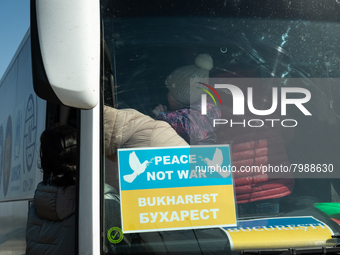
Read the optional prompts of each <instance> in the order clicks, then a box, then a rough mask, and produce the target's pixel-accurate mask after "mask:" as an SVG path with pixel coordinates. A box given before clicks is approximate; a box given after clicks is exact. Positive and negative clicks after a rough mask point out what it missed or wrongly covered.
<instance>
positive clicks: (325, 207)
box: [314, 203, 340, 218]
mask: <svg viewBox="0 0 340 255" xmlns="http://www.w3.org/2000/svg"><path fill="white" fill-rule="evenodd" d="M314 207H316V208H318V209H319V210H320V211H322V212H324V213H326V214H327V215H328V216H330V217H331V218H339V217H340V203H315V204H314Z"/></svg>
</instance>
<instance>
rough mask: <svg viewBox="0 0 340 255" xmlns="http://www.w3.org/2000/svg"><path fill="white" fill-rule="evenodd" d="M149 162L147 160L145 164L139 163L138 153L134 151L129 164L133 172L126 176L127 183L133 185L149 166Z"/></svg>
mask: <svg viewBox="0 0 340 255" xmlns="http://www.w3.org/2000/svg"><path fill="white" fill-rule="evenodd" d="M148 163H149V161H147V160H145V161H144V162H143V164H141V163H140V162H139V159H138V157H137V155H136V153H135V152H134V151H133V152H131V153H130V155H129V164H130V167H131V169H132V170H133V173H132V174H127V175H124V176H123V178H124V180H125V181H127V182H129V183H131V182H133V181H134V180H135V179H136V177H137V176H138V175H140V174H141V173H143V172H144V171H145V169H146V167H147V165H148Z"/></svg>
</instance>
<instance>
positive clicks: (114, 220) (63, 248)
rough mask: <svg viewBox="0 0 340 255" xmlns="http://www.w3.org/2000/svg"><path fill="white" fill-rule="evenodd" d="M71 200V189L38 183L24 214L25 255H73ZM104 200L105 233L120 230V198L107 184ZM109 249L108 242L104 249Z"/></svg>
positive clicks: (70, 187)
mask: <svg viewBox="0 0 340 255" xmlns="http://www.w3.org/2000/svg"><path fill="white" fill-rule="evenodd" d="M75 200H76V187H75V186H68V187H66V188H64V187H57V186H47V185H45V184H44V183H43V182H41V183H39V184H38V186H37V189H36V191H35V196H34V203H32V205H31V208H30V210H29V212H28V219H27V229H26V255H54V254H55V255H60V254H63V255H70V254H75V214H74V213H75V202H76V201H75ZM104 201H105V207H106V211H105V212H106V215H105V226H104V227H105V230H104V231H105V233H107V231H108V230H109V229H110V228H112V227H117V226H118V227H120V199H119V196H118V193H117V191H116V190H115V189H114V188H112V187H111V186H110V185H107V184H105V186H104ZM111 246H112V244H111V243H109V242H107V243H106V244H105V247H106V249H107V250H110V249H111V250H112V249H114V247H111Z"/></svg>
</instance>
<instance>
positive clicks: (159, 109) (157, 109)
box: [151, 104, 168, 118]
mask: <svg viewBox="0 0 340 255" xmlns="http://www.w3.org/2000/svg"><path fill="white" fill-rule="evenodd" d="M167 109H168V108H167V107H166V106H165V105H161V104H160V105H158V106H156V107H155V108H154V109H153V110H152V111H151V113H152V115H153V116H154V117H155V118H157V117H158V114H160V113H161V112H166V110H167Z"/></svg>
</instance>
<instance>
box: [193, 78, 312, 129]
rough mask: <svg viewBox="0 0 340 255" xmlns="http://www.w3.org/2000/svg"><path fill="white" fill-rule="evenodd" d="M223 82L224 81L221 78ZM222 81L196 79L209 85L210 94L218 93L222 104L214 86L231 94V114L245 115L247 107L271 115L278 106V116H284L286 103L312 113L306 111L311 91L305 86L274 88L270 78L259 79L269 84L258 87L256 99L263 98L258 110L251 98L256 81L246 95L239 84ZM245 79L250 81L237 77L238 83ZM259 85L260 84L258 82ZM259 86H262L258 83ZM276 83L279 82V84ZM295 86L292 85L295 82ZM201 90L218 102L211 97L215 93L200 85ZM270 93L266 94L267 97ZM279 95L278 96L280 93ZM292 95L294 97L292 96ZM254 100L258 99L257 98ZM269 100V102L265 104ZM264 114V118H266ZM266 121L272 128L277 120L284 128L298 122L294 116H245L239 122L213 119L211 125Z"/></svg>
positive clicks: (203, 106)
mask: <svg viewBox="0 0 340 255" xmlns="http://www.w3.org/2000/svg"><path fill="white" fill-rule="evenodd" d="M222 82H223V81H222ZM222 82H221V80H218V81H216V83H215V85H214V87H212V86H210V85H208V84H205V83H201V82H198V83H199V84H202V85H204V86H206V87H207V88H209V89H210V90H211V91H213V93H214V94H215V95H216V96H217V98H218V100H219V101H220V103H221V106H222V100H221V97H220V95H219V94H218V93H217V91H216V89H223V90H224V92H226V93H227V94H229V95H230V96H231V101H232V115H233V116H244V115H246V111H245V110H246V109H245V107H247V110H248V111H249V112H250V113H252V114H254V115H256V116H266V117H267V116H268V117H269V116H270V115H272V114H274V113H275V114H276V116H278V111H277V110H278V107H279V109H280V115H281V116H286V115H287V106H288V105H292V106H294V107H296V108H297V109H298V110H299V111H300V112H302V114H303V115H305V116H312V114H311V113H310V112H309V111H308V110H307V108H306V106H305V104H306V103H308V102H309V101H310V99H311V93H310V91H309V90H308V89H305V88H300V87H293V86H292V87H275V86H273V85H275V83H274V82H277V81H273V80H268V79H267V80H266V79H261V80H260V83H261V82H262V83H263V84H266V83H268V87H266V88H265V89H264V90H261V89H259V90H258V91H257V93H259V94H257V95H256V96H257V99H259V98H261V97H262V99H261V100H262V101H261V105H262V106H264V105H266V106H264V107H263V108H264V109H258V108H256V107H258V105H257V104H256V103H254V102H255V100H254V92H253V87H254V88H258V86H259V81H257V83H256V84H255V85H254V86H253V87H249V86H247V88H246V95H244V92H243V91H242V90H241V88H240V87H238V86H236V85H233V84H228V83H222ZM240 82H244V83H245V84H248V83H249V79H248V80H244V81H242V79H239V81H238V83H240ZM261 85H262V84H261ZM261 85H260V87H262V89H263V87H265V86H261ZM278 85H279V84H278ZM294 85H295V84H294ZM268 88H269V89H268ZM199 89H201V90H203V91H205V92H206V93H207V94H208V95H209V96H210V97H211V98H212V99H213V101H214V103H215V105H217V103H216V100H215V98H214V95H213V94H212V93H211V92H209V91H208V90H207V89H205V88H199ZM207 94H202V95H201V114H202V115H207ZM268 94H269V97H271V98H267V96H268ZM279 95H280V96H279ZM292 95H293V96H292ZM256 102H257V101H256ZM268 102H271V104H270V103H268ZM268 117H267V118H268ZM265 121H267V122H268V126H271V127H274V125H275V123H276V122H280V123H281V125H282V126H283V127H295V126H296V125H297V124H298V123H297V121H296V120H294V119H284V120H281V119H278V118H275V119H274V118H273V119H270V118H268V119H263V118H262V119H249V118H247V119H244V120H243V121H242V120H241V121H239V119H238V121H237V122H236V121H235V120H233V119H230V120H229V119H228V120H227V119H214V121H213V126H214V127H215V126H216V125H221V124H227V123H228V124H230V127H233V125H234V126H235V125H242V126H243V127H246V126H249V127H262V126H264V123H265Z"/></svg>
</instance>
